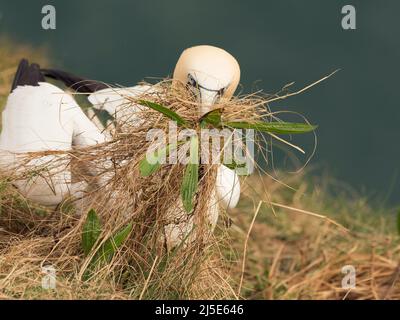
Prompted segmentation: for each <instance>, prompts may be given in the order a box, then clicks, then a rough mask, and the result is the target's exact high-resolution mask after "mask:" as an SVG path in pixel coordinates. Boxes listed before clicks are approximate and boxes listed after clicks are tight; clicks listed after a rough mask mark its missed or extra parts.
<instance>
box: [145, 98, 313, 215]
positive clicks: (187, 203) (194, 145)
mask: <svg viewBox="0 0 400 320" xmlns="http://www.w3.org/2000/svg"><path fill="white" fill-rule="evenodd" d="M138 103H139V104H140V105H142V106H145V107H148V108H151V109H153V110H155V111H158V112H160V113H162V114H163V115H164V116H166V117H167V118H169V119H171V120H173V121H176V123H177V125H178V126H181V127H184V128H190V129H194V130H196V129H197V128H199V127H200V128H206V127H211V128H215V129H222V128H232V129H253V130H255V131H258V132H266V133H270V134H300V133H307V132H311V131H313V130H315V129H316V128H317V126H314V125H311V124H307V123H289V122H263V121H258V122H244V121H241V122H227V123H224V122H223V121H222V113H223V109H215V110H212V111H210V112H208V113H207V114H205V115H204V116H202V117H201V118H200V119H199V120H198V122H197V123H193V122H191V123H189V122H188V121H186V120H185V119H183V118H182V117H181V116H180V115H179V114H177V113H176V112H174V111H172V110H171V109H169V108H167V107H164V106H162V105H160V104H157V103H154V102H150V101H145V100H140V101H139V102H138ZM177 146H178V145H177V144H170V145H167V146H166V147H164V148H162V149H160V150H158V151H156V152H154V153H153V154H152V156H153V157H152V158H153V159H154V161H152V162H153V163H150V162H149V161H148V157H147V156H146V157H145V158H144V159H142V160H141V161H140V164H139V170H140V174H141V176H142V177H148V176H150V175H152V174H153V173H155V172H156V171H157V170H158V169H159V168H160V167H161V159H163V158H165V156H167V155H168V154H169V152H171V150H172V149H176V148H177ZM228 167H229V168H231V169H235V168H236V165H235V164H233V165H229V166H228ZM199 168H200V166H199V140H198V137H197V136H192V137H191V139H190V161H189V163H188V164H187V165H186V168H185V173H184V176H183V181H182V185H181V198H182V202H183V206H184V208H185V210H186V212H188V213H190V212H191V211H192V210H193V207H194V205H193V200H194V198H195V194H196V192H197V186H198V180H199Z"/></svg>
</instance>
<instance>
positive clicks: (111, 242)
mask: <svg viewBox="0 0 400 320" xmlns="http://www.w3.org/2000/svg"><path fill="white" fill-rule="evenodd" d="M132 228H133V224H132V223H130V224H128V225H127V226H126V227H124V228H123V229H122V230H120V231H118V232H117V233H116V234H115V235H113V236H112V237H111V238H110V239H108V240H106V241H105V242H104V243H103V245H102V246H101V247H100V248H99V250H98V251H97V253H96V255H95V257H94V261H95V263H97V261H105V262H110V261H111V259H112V257H113V256H114V254H115V252H116V251H117V250H118V249H119V248H120V247H121V246H122V244H123V243H124V242H125V240H126V239H127V238H128V236H129V234H130V233H131V231H132Z"/></svg>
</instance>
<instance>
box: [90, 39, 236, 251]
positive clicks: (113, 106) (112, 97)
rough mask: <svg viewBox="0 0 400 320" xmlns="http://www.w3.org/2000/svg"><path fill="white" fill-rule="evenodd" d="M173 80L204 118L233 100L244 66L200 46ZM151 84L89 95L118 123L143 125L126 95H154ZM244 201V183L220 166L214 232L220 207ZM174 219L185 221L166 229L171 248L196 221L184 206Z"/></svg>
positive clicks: (177, 209) (182, 59) (212, 221)
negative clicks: (220, 104)
mask: <svg viewBox="0 0 400 320" xmlns="http://www.w3.org/2000/svg"><path fill="white" fill-rule="evenodd" d="M173 80H175V81H180V82H182V83H184V84H187V85H188V88H189V89H190V90H191V91H192V92H193V93H194V94H195V95H196V97H197V98H198V102H199V104H200V106H201V107H200V110H198V112H199V114H200V116H201V115H204V114H205V113H207V112H209V111H210V110H211V108H212V105H213V104H215V103H216V102H217V101H218V100H220V99H226V100H229V99H230V98H231V97H232V96H233V94H234V92H235V90H236V88H237V86H238V84H239V81H240V67H239V64H238V62H237V61H236V59H235V58H234V57H233V56H232V55H230V54H229V53H228V52H226V51H225V50H223V49H220V48H216V47H212V46H197V47H192V48H189V49H187V50H185V51H184V52H183V53H182V55H181V57H180V58H179V60H178V62H177V65H176V67H175V71H174V75H173ZM153 91H154V89H153V87H151V86H149V85H139V86H135V87H131V88H108V89H103V90H99V91H96V92H94V93H92V94H91V95H90V96H89V101H90V102H91V103H92V104H93V107H94V108H96V109H102V110H106V111H107V112H108V113H109V114H111V115H113V116H114V117H115V119H116V121H117V122H120V123H126V122H128V123H129V125H139V124H140V121H141V119H140V116H139V115H135V112H136V111H138V110H142V108H143V107H142V106H139V105H137V106H132V107H130V108H127V107H126V106H127V105H130V104H131V102H130V101H128V100H127V99H124V97H126V96H131V97H135V98H139V97H140V96H141V95H143V94H149V93H151V92H153ZM239 198H240V182H239V178H238V176H237V174H236V172H235V171H233V170H231V169H229V168H227V167H226V166H224V165H220V166H219V168H218V172H217V177H216V190H215V193H214V194H213V195H212V197H211V199H210V204H209V213H208V215H209V222H210V225H211V230H213V229H214V228H215V225H216V223H217V220H218V215H219V208H218V207H219V206H222V207H223V208H225V209H227V208H234V207H236V205H237V203H238V202H239ZM167 216H169V217H170V218H171V220H175V221H176V220H180V219H181V220H182V222H181V223H171V224H169V225H167V226H166V227H165V238H166V240H167V245H168V247H174V246H176V245H178V244H179V243H180V242H181V241H182V240H183V239H185V238H186V236H187V235H188V233H189V232H191V230H192V228H193V218H190V219H189V220H187V214H186V212H185V211H184V209H183V206H182V203H181V202H178V203H177V205H176V207H173V208H171V210H170V211H169V212H168V213H167Z"/></svg>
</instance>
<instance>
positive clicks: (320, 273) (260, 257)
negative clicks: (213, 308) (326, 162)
mask: <svg viewBox="0 0 400 320" xmlns="http://www.w3.org/2000/svg"><path fill="white" fill-rule="evenodd" d="M324 179H326V178H324ZM261 180H263V181H261ZM286 181H287V182H288V183H290V184H291V185H294V186H296V189H297V191H296V192H292V191H290V190H288V189H287V188H284V187H282V186H281V185H280V184H278V183H276V182H274V181H272V180H271V179H269V178H266V177H264V178H257V177H252V178H251V179H250V181H249V184H248V185H251V186H252V187H251V188H250V187H247V188H246V190H245V192H244V194H245V196H244V197H243V201H242V202H241V206H240V208H238V209H235V212H234V213H233V214H232V219H233V221H234V227H233V228H231V236H232V237H233V238H234V239H236V241H234V247H235V249H236V250H237V251H239V252H241V250H242V246H243V241H244V239H245V233H246V231H247V228H248V226H249V224H250V223H251V219H252V217H251V215H250V216H249V215H248V212H249V209H250V208H251V207H254V206H255V205H257V203H256V202H254V200H253V198H254V189H253V188H257V186H261V185H263V186H267V188H266V190H268V192H269V194H270V199H271V200H273V201H275V202H279V203H285V204H288V205H290V206H293V207H295V208H303V209H307V210H310V209H312V210H313V211H315V212H319V213H321V212H322V213H326V214H327V215H328V216H330V217H331V218H333V219H335V220H336V221H338V222H341V223H342V224H343V225H345V226H346V227H348V228H349V229H350V231H349V232H345V231H343V230H341V229H340V228H337V227H336V226H334V225H333V224H330V223H329V222H327V221H325V220H322V219H317V218H314V217H311V216H308V215H304V214H300V213H298V212H294V211H292V212H291V211H290V210H282V209H277V210H275V214H276V216H274V214H273V212H272V210H271V208H270V207H268V205H264V206H263V207H262V209H261V211H260V213H259V214H258V219H257V222H256V224H255V225H254V228H253V232H252V233H251V238H250V240H249V248H248V252H247V256H248V258H247V264H246V271H245V273H244V279H245V282H244V288H243V290H242V295H243V296H244V297H245V298H248V299H399V298H400V281H399V271H400V269H399V262H400V237H399V235H398V234H397V232H396V227H395V226H396V221H395V218H394V214H393V212H391V211H384V210H383V209H373V208H371V207H369V206H368V204H367V202H366V199H364V198H362V197H361V196H360V195H357V194H354V195H350V194H349V193H346V192H345V191H342V192H341V193H340V194H339V195H336V196H335V197H333V196H330V195H329V194H330V192H329V188H327V187H323V188H318V187H314V188H310V185H311V184H310V182H309V181H307V179H305V178H302V177H292V178H288V179H286ZM331 181H333V180H331ZM314 183H315V182H314ZM314 183H313V184H312V185H314ZM325 184H328V186H332V185H333V184H334V183H333V182H332V184H331V183H329V182H328V183H327V182H326V181H325ZM318 185H319V183H317V184H316V186H318ZM254 186H256V187H254ZM341 188H343V186H341ZM259 190H260V189H259ZM342 190H345V189H344V188H343V189H342ZM252 203H253V205H252ZM239 239H240V240H239ZM346 265H352V266H354V267H355V270H356V288H355V289H352V290H348V289H342V279H343V277H344V276H345V274H342V268H343V267H344V266H346ZM234 273H235V274H240V273H241V268H239V267H237V268H236V269H235V271H234ZM234 278H235V279H237V278H238V275H237V276H235V277H234Z"/></svg>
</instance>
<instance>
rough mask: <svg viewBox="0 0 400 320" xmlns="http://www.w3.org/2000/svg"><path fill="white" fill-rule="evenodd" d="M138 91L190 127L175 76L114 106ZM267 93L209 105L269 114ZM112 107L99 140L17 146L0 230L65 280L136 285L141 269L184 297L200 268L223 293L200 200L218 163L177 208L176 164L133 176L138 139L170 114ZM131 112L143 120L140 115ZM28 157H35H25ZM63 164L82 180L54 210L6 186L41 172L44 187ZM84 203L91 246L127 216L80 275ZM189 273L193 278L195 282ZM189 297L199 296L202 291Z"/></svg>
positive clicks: (245, 116)
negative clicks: (105, 135) (110, 251)
mask: <svg viewBox="0 0 400 320" xmlns="http://www.w3.org/2000/svg"><path fill="white" fill-rule="evenodd" d="M138 99H140V100H146V101H151V102H155V103H158V104H160V105H163V106H167V107H168V108H169V109H171V110H173V111H174V112H176V113H178V114H179V115H180V116H181V117H182V118H184V119H185V120H186V121H187V122H188V123H191V126H192V128H194V129H196V130H200V127H199V125H197V123H198V120H199V117H200V115H199V113H198V112H197V111H196V110H199V105H198V103H197V102H196V98H195V97H194V96H193V95H192V94H191V93H190V92H189V91H188V90H186V88H185V86H184V85H182V84H180V83H172V82H171V81H163V82H160V83H158V84H156V85H154V86H153V87H152V90H150V91H148V92H145V93H143V94H142V95H141V96H140V97H138V98H133V97H131V96H130V95H123V96H121V101H125V102H123V103H122V102H121V106H120V108H121V109H125V108H126V110H129V109H132V108H133V107H135V106H137V105H136V104H137V103H138ZM126 101H128V103H127V102H126ZM267 102H268V100H267V99H266V98H265V97H261V96H256V95H250V96H246V97H243V98H234V99H232V100H230V101H220V102H219V103H217V104H215V105H214V106H213V108H215V109H221V110H223V112H222V119H223V120H224V121H226V122H229V121H247V122H252V121H260V120H264V121H266V120H267V121H268V120H270V121H271V120H273V117H274V115H273V114H272V113H271V112H269V110H268V108H267ZM121 114H124V117H123V118H122V119H116V121H115V122H113V123H110V127H109V128H108V129H107V130H108V132H109V133H110V134H111V136H112V139H111V140H110V141H109V142H106V143H104V144H101V145H96V146H93V147H88V148H80V149H73V150H70V151H67V152H63V151H57V152H52V151H48V152H38V153H28V154H24V155H18V158H19V160H18V162H17V165H16V166H14V167H11V166H9V167H8V168H7V170H6V171H3V175H4V179H3V181H4V182H3V184H4V188H6V189H7V190H8V191H7V192H8V193H6V194H7V196H4V193H3V196H2V197H3V199H2V210H3V213H2V216H1V217H2V218H1V220H2V221H1V224H2V226H4V230H7V231H6V233H5V234H4V235H3V236H4V237H8V234H10V239H11V235H15V238H14V239H15V241H23V242H24V244H25V245H28V244H29V248H32V250H33V252H34V253H32V255H33V257H34V258H33V260H32V261H34V262H35V263H37V264H40V265H43V264H51V265H54V266H55V268H56V270H58V273H59V274H61V275H62V276H63V277H66V278H67V279H72V280H67V281H81V280H86V281H97V280H98V279H103V278H104V279H105V278H106V279H110V276H111V278H113V279H114V280H116V281H115V282H113V283H117V284H119V285H122V286H123V287H124V286H126V287H129V290H131V291H132V292H136V291H135V290H139V289H140V288H139V287H135V286H136V284H141V285H143V282H140V281H138V279H140V278H141V277H143V278H142V280H148V279H146V277H148V276H149V274H148V273H149V272H150V271H151V273H152V274H151V277H152V278H153V277H154V279H150V280H149V281H150V284H151V285H153V286H155V287H157V286H166V287H168V286H170V285H172V286H174V289H171V290H172V291H174V290H176V291H177V293H176V294H177V295H178V296H181V297H184V296H185V294H186V295H192V294H193V292H196V290H193V288H189V287H190V286H196V285H200V283H201V284H204V283H207V281H205V280H204V272H205V273H206V274H207V275H208V276H209V277H210V279H212V280H211V281H210V282H212V283H214V284H217V286H219V287H220V288H221V290H215V291H213V293H211V292H210V294H211V295H213V297H223V296H224V295H227V296H229V295H230V294H231V289H230V287H229V281H228V280H227V276H226V275H225V274H224V271H223V269H221V268H220V264H221V261H220V259H219V258H218V255H219V253H218V245H217V240H216V239H215V237H214V236H213V232H212V231H213V227H214V226H212V225H210V220H209V211H210V208H211V207H215V208H218V207H217V206H216V205H215V196H214V193H215V181H216V172H217V167H218V165H217V164H204V165H203V164H202V165H201V166H200V170H199V177H200V178H199V185H198V191H197V194H196V196H195V200H194V209H193V211H192V212H190V213H187V212H185V211H184V210H183V208H182V207H181V206H179V202H180V186H181V183H182V177H183V174H184V165H182V164H179V163H178V164H165V165H162V166H161V168H160V169H159V170H158V171H156V172H155V173H154V174H152V175H150V176H149V177H142V176H141V175H140V172H139V163H140V161H141V160H142V159H143V158H144V157H145V156H146V152H147V150H148V149H149V147H150V144H151V143H152V141H147V139H146V136H147V133H148V132H149V131H150V130H152V129H153V130H154V129H161V130H165V132H168V126H169V123H170V119H168V118H167V117H165V116H164V115H163V114H161V113H159V112H157V111H155V110H153V109H150V108H147V107H141V108H139V109H138V110H137V112H136V113H135V114H134V115H132V116H133V117H134V118H135V119H136V120H135V121H132V118H130V117H129V116H126V114H125V113H121ZM138 118H140V119H141V120H143V121H140V125H138V121H137V119H138ZM179 130H181V129H180V128H178V134H179ZM49 155H57V157H56V158H53V161H51V162H48V161H45V159H46V157H47V156H49ZM38 162H39V163H40V166H32V165H31V164H32V163H38ZM66 169H68V170H71V171H72V181H71V182H74V183H77V182H79V183H82V186H86V187H85V189H83V190H82V193H81V197H79V198H78V199H76V198H74V199H73V198H70V197H68V196H66V198H65V201H63V202H62V203H60V205H59V206H58V208H57V209H55V210H54V209H48V208H43V207H38V206H37V205H35V204H33V203H31V202H29V201H28V200H26V199H23V198H22V197H21V195H20V194H19V192H18V190H17V189H15V188H14V187H13V185H21V184H29V185H34V184H35V181H37V179H42V180H45V181H46V184H47V186H48V189H49V190H48V191H50V192H51V191H53V190H54V186H55V185H57V181H54V180H53V179H52V176H51V174H52V173H54V172H58V173H59V172H62V171H63V170H66ZM91 209H94V210H95V211H96V212H97V214H98V215H99V217H100V220H101V223H102V228H101V234H100V236H99V239H103V240H100V241H98V242H97V243H96V248H100V246H101V245H102V244H103V243H104V241H105V240H106V239H109V238H110V237H111V236H112V235H114V234H116V233H117V232H118V230H121V228H124V226H126V225H128V224H132V226H133V227H132V232H130V234H129V237H128V239H127V240H126V241H125V242H124V245H123V246H122V247H121V248H119V250H118V252H117V253H116V254H115V255H114V256H113V258H112V260H111V261H109V262H107V263H103V264H99V265H98V266H96V269H95V271H93V270H92V269H91V273H90V275H89V276H88V273H87V271H88V269H89V268H90V263H91V260H92V259H93V254H91V255H90V254H89V255H88V256H85V255H84V254H83V252H82V240H81V239H82V229H83V225H84V224H85V222H86V220H87V213H88V212H89V210H91ZM38 212H39V213H38ZM189 220H190V222H191V224H190V229H191V230H189V232H187V231H188V230H185V232H183V235H184V236H183V237H182V236H181V237H180V239H179V241H178V242H177V243H174V244H173V245H170V244H169V243H168V241H166V239H167V238H168V234H166V232H168V230H170V232H173V230H174V228H175V227H172V229H171V226H177V228H186V229H187V228H188V227H187V226H188V221H189ZM168 226H169V227H168ZM192 226H193V228H192ZM171 230H172V231H171ZM7 242H8V243H7ZM8 250H15V247H13V246H10V241H5V242H3V249H2V251H3V253H4V254H5V255H4V256H7V254H10V252H9V251H8ZM95 251H96V250H95V249H94V250H93V252H95ZM171 255H172V257H171ZM210 265H214V267H213V268H212V270H210V269H209V268H210ZM204 268H206V269H204ZM146 270H147V271H146ZM178 270H180V271H178ZM205 270H206V271H205ZM169 272H170V273H176V274H179V285H177V284H168V283H164V281H163V280H162V278H164V277H165V278H168V273H169ZM25 276H26V275H25ZM71 277H72V278H71ZM96 279H97V280H96ZM197 279H202V280H201V282H197ZM153 280H154V281H153ZM149 281H147V286H149ZM167 282H170V280H168V281H167ZM172 282H173V281H172ZM124 289H126V288H125V287H124ZM206 291H207V290H206ZM163 292H165V290H164V291H163ZM167 292H168V290H167ZM189 292H190V294H189ZM218 292H224V293H223V294H222V293H218ZM197 294H198V293H196V294H195V295H197ZM199 297H203V298H207V297H209V296H208V293H207V292H203V293H201V294H199Z"/></svg>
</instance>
